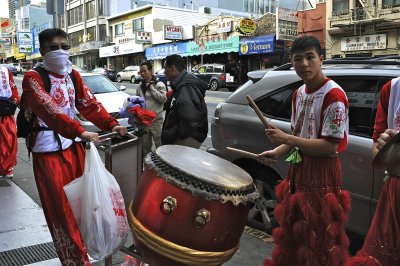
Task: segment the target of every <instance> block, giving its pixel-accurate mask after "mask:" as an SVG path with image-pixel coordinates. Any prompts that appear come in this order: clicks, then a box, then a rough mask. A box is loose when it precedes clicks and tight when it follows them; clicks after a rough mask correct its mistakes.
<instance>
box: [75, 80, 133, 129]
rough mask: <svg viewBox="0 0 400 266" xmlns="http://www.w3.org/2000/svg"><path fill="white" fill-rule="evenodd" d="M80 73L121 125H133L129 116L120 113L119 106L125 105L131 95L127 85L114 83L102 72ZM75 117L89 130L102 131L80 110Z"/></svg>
mask: <svg viewBox="0 0 400 266" xmlns="http://www.w3.org/2000/svg"><path fill="white" fill-rule="evenodd" d="M80 75H81V77H82V79H83V81H84V82H85V84H86V85H87V86H88V87H89V88H90V89H91V90H92V92H93V94H94V95H95V96H96V98H97V100H98V101H99V102H101V103H102V104H103V106H104V108H105V109H106V110H107V112H108V113H109V114H110V115H111V116H112V117H114V118H116V119H117V120H118V123H119V124H120V125H121V126H125V127H132V126H131V125H129V124H128V118H121V117H120V115H119V108H120V107H122V106H123V104H124V101H125V99H127V98H128V97H129V96H130V95H129V94H127V93H125V92H124V90H126V87H125V86H119V87H118V86H116V85H114V83H112V82H111V81H110V80H109V79H108V78H106V77H105V76H103V75H101V74H93V73H80ZM75 119H76V120H78V121H79V122H80V123H81V124H82V126H83V127H84V128H85V129H86V130H88V131H92V132H100V131H101V130H100V129H99V128H98V127H96V126H95V125H93V123H92V122H89V121H87V120H86V119H85V118H84V117H83V115H81V114H80V113H79V112H76V118H75Z"/></svg>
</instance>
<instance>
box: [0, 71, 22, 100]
mask: <svg viewBox="0 0 400 266" xmlns="http://www.w3.org/2000/svg"><path fill="white" fill-rule="evenodd" d="M0 97H5V98H9V99H11V100H14V101H16V102H17V103H18V102H19V95H18V89H17V86H16V85H15V82H14V79H13V76H12V74H11V72H10V70H8V69H7V68H6V67H4V66H0Z"/></svg>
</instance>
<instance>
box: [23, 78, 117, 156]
mask: <svg viewBox="0 0 400 266" xmlns="http://www.w3.org/2000/svg"><path fill="white" fill-rule="evenodd" d="M72 71H74V75H75V77H76V88H74V85H73V83H72V80H71V78H70V76H69V75H68V74H65V75H64V76H62V75H58V74H56V73H52V72H49V78H50V83H51V89H50V93H48V92H46V90H45V88H44V83H43V81H42V79H41V77H40V75H39V73H37V72H36V71H34V70H31V71H29V72H27V73H26V74H25V76H24V79H23V81H22V89H23V93H24V108H25V116H26V117H27V118H30V113H31V112H34V113H35V114H36V115H37V121H36V122H35V123H36V124H35V126H40V127H48V128H50V129H52V130H54V131H55V132H56V133H58V134H59V137H60V140H61V144H62V149H63V150H65V149H67V148H68V147H69V146H71V144H72V143H73V141H72V140H73V139H75V138H77V137H79V136H80V135H81V134H82V133H83V132H84V131H85V129H84V128H83V127H82V126H81V124H80V123H79V122H78V121H76V120H74V116H75V107H76V109H77V110H78V111H79V112H80V113H81V114H82V115H83V116H84V117H85V118H86V119H87V120H89V121H91V122H92V123H93V124H95V125H96V126H97V127H98V128H100V129H101V130H103V131H111V129H112V127H113V126H115V125H116V124H117V120H116V119H114V118H113V117H111V116H110V115H109V114H108V113H107V111H106V110H105V109H104V107H103V105H102V104H101V103H99V102H98V101H97V100H96V97H95V96H94V95H93V93H92V92H91V90H90V89H89V88H88V87H87V86H86V85H85V84H84V83H83V81H82V78H81V76H80V75H79V73H78V72H77V71H75V70H72ZM75 90H76V93H75ZM75 95H76V98H77V99H75ZM25 99H26V100H25ZM75 103H76V105H75ZM34 134H35V136H34V140H33V143H32V147H33V148H32V151H33V152H53V151H58V150H59V149H60V147H59V145H58V143H57V140H56V138H55V137H54V133H53V131H48V130H46V131H39V132H35V133H34Z"/></svg>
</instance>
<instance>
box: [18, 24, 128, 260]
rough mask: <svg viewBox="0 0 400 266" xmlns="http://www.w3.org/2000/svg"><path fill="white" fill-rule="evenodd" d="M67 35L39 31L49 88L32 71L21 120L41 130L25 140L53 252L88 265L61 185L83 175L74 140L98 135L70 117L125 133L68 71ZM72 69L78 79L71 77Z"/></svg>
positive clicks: (81, 151) (82, 152) (81, 158)
mask: <svg viewBox="0 0 400 266" xmlns="http://www.w3.org/2000/svg"><path fill="white" fill-rule="evenodd" d="M67 38H68V36H67V34H66V33H65V32H64V31H63V30H61V29H57V28H54V29H46V30H44V31H42V32H41V33H40V34H39V43H40V53H41V54H42V57H43V63H42V65H41V67H43V68H44V69H45V70H46V71H47V75H48V77H49V80H50V91H49V92H48V90H46V88H45V82H43V80H42V78H41V76H40V74H39V73H38V72H37V71H35V70H31V71H29V72H27V73H26V74H25V76H24V79H23V81H22V89H23V94H22V101H23V105H24V106H23V107H24V109H25V112H24V115H25V118H26V119H28V120H29V119H32V118H34V128H39V130H37V131H32V132H31V133H30V136H29V138H27V140H28V141H27V142H30V143H29V144H28V145H29V146H30V147H31V148H32V155H33V169H34V175H35V180H36V185H37V188H38V191H39V195H40V201H41V203H42V207H43V211H44V214H45V217H46V221H47V224H48V227H49V230H50V232H51V235H52V237H53V242H54V245H55V247H56V251H57V254H58V256H59V258H60V261H61V263H62V264H63V265H90V262H89V259H88V255H87V250H86V248H85V246H84V244H83V241H82V237H81V234H80V232H79V229H78V226H77V224H76V222H75V219H74V216H73V213H72V210H71V208H70V206H69V204H68V200H67V198H66V196H65V193H64V189H63V187H64V185H66V184H68V183H69V182H71V181H72V180H74V179H76V178H78V177H80V176H81V175H82V174H83V169H84V158H85V149H84V146H83V145H82V144H81V143H80V142H78V141H77V142H76V141H75V139H76V138H80V139H83V140H85V141H98V140H99V136H98V134H97V133H95V132H88V131H85V129H84V128H83V127H82V126H81V125H80V123H79V122H77V121H74V115H75V108H76V109H77V110H78V111H79V112H80V113H81V114H82V115H83V116H84V117H85V118H86V119H87V120H89V121H91V122H93V123H94V124H95V125H96V126H97V127H98V128H100V129H101V130H103V131H113V132H118V133H119V134H120V135H125V134H126V132H127V131H126V128H125V127H122V126H119V125H118V123H117V121H116V120H115V119H114V118H112V117H111V116H110V115H109V114H108V113H107V111H106V110H105V109H104V107H103V106H102V105H101V103H99V102H98V101H97V100H96V98H95V96H94V95H93V93H92V92H91V91H90V89H89V88H88V87H87V86H86V85H85V84H84V83H83V81H82V78H81V76H80V75H79V73H78V72H76V71H75V70H72V64H71V62H70V61H69V60H68V58H69V53H68V50H69V48H70V46H69V45H68V43H67ZM71 71H72V74H73V75H74V76H75V80H76V82H72V80H71V76H70V72H71ZM74 84H75V85H74ZM32 114H34V115H33V116H32Z"/></svg>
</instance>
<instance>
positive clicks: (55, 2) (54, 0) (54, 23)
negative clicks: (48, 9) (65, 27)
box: [53, 0, 58, 28]
mask: <svg viewBox="0 0 400 266" xmlns="http://www.w3.org/2000/svg"><path fill="white" fill-rule="evenodd" d="M53 28H58V16H57V0H53Z"/></svg>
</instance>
